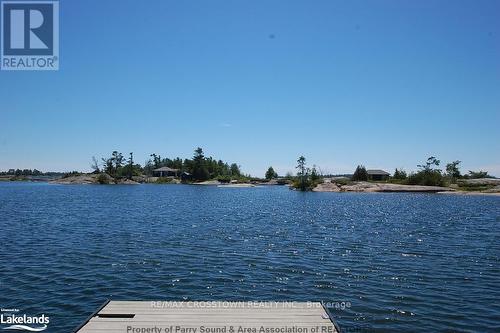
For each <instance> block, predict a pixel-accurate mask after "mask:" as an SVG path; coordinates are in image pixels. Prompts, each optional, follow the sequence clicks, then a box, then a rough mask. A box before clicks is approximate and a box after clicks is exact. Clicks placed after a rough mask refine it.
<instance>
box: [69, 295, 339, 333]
mask: <svg viewBox="0 0 500 333" xmlns="http://www.w3.org/2000/svg"><path fill="white" fill-rule="evenodd" d="M153 327H155V328H157V329H158V330H157V331H154V332H161V333H182V328H197V330H196V331H191V332H193V333H194V332H195V333H203V332H202V328H205V329H206V328H213V329H218V330H220V332H219V333H230V332H231V331H230V328H231V329H233V330H234V331H233V332H234V333H238V329H239V328H242V329H244V330H247V332H249V331H248V330H254V331H255V332H257V333H258V332H259V330H262V329H264V330H265V329H268V328H270V329H271V328H272V329H293V328H296V329H300V330H301V331H298V332H297V331H295V332H294V333H338V331H337V328H336V326H335V324H334V323H333V321H332V320H331V319H330V317H329V316H328V313H327V312H326V311H325V309H324V308H323V306H322V305H321V303H318V302H314V303H313V302H147V301H110V302H109V303H107V304H106V305H105V306H104V307H103V308H102V309H100V310H99V311H98V312H97V313H96V314H95V315H94V316H93V317H92V318H90V319H89V320H88V322H86V323H85V325H83V326H82V327H81V328H80V329H79V330H77V331H76V332H75V333H98V332H102V333H118V332H120V333H139V332H141V331H140V330H141V329H143V330H144V332H147V329H148V328H153ZM318 327H319V331H314V330H315V329H316V330H317V329H318ZM134 329H136V331H134ZM151 332H153V331H151ZM211 332H212V331H211ZM286 332H287V331H284V333H286ZM290 332H291V331H290Z"/></svg>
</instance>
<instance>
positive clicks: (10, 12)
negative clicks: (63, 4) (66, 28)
mask: <svg viewBox="0 0 500 333" xmlns="http://www.w3.org/2000/svg"><path fill="white" fill-rule="evenodd" d="M1 3H2V5H1V8H2V9H1V21H2V24H1V28H2V33H1V37H2V46H1V68H2V70H58V69H59V2H58V1H7V0H2V2H1Z"/></svg>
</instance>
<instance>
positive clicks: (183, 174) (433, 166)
mask: <svg viewBox="0 0 500 333" xmlns="http://www.w3.org/2000/svg"><path fill="white" fill-rule="evenodd" d="M440 163H441V161H440V160H439V159H437V158H436V157H434V156H431V157H429V158H428V159H427V160H426V161H425V162H424V163H422V164H419V165H417V168H418V170H417V171H415V172H410V173H407V172H406V171H405V170H403V169H398V168H396V169H395V170H394V173H393V174H391V173H389V172H387V171H384V170H380V169H366V168H365V167H364V166H363V165H358V166H357V167H356V169H355V171H354V173H353V174H345V175H324V174H321V173H320V172H318V168H317V167H316V166H315V165H313V166H312V167H308V166H307V163H306V158H305V157H304V156H300V157H299V158H298V159H297V165H296V169H297V173H296V175H293V174H291V173H288V174H287V175H285V176H279V175H278V173H277V172H276V171H275V170H274V168H273V167H272V166H270V167H269V168H268V170H267V171H266V173H265V177H264V178H259V177H252V176H251V175H248V174H243V173H242V172H241V167H240V166H239V165H238V164H237V163H228V162H225V161H222V160H220V159H216V158H213V157H211V156H210V157H206V156H205V154H204V152H203V149H202V148H200V147H198V148H196V149H195V150H194V154H193V157H192V158H190V159H189V158H185V159H181V158H179V157H177V158H162V157H161V156H160V155H158V154H156V153H153V154H150V159H148V160H147V161H146V163H145V164H144V165H141V164H138V163H135V162H134V154H133V153H129V157H128V158H125V157H124V156H123V154H122V153H120V152H118V151H113V152H112V153H111V156H109V157H106V158H101V159H100V160H98V159H97V158H95V157H92V162H91V167H92V169H93V171H92V172H91V173H83V172H78V171H72V172H67V173H58V172H47V173H43V172H40V171H38V170H36V169H35V170H27V169H24V170H20V169H17V170H13V169H11V170H9V171H7V172H1V173H0V180H3V181H45V182H49V183H52V184H64V185H72V184H95V185H137V184H142V183H148V184H190V185H205V186H210V185H212V186H218V187H222V188H248V187H256V186H269V185H282V186H283V185H284V186H289V188H290V189H291V190H296V191H303V192H309V191H310V192H422V193H454V194H485V195H488V194H491V195H499V194H500V179H498V178H494V177H492V176H490V175H488V173H487V172H485V171H469V172H468V174H465V175H463V174H462V173H461V172H460V163H461V161H453V162H451V163H448V164H446V166H445V170H444V171H443V170H441V169H440V168H439V165H440Z"/></svg>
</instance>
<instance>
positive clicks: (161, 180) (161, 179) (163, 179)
mask: <svg viewBox="0 0 500 333" xmlns="http://www.w3.org/2000/svg"><path fill="white" fill-rule="evenodd" d="M172 180H173V179H172V178H170V177H158V179H157V180H156V183H157V184H168V183H171V182H172Z"/></svg>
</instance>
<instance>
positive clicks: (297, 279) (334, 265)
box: [0, 182, 500, 333]
mask: <svg viewBox="0 0 500 333" xmlns="http://www.w3.org/2000/svg"><path fill="white" fill-rule="evenodd" d="M0 228H1V230H0V244H1V251H0V307H2V308H12V307H14V308H18V309H20V310H21V311H22V312H24V313H28V314H37V313H38V314H39V313H45V314H46V315H47V316H49V317H50V319H51V322H50V325H49V329H48V330H47V332H50V333H53V332H55V333H68V332H71V331H72V330H73V329H74V328H76V327H77V326H78V325H79V324H80V323H82V322H83V321H84V320H85V319H86V317H87V316H88V315H89V314H90V313H92V312H93V311H94V310H96V309H97V307H98V306H99V305H101V304H102V303H103V302H104V301H105V300H106V299H108V298H109V299H113V300H295V301H325V302H330V303H331V304H330V306H331V312H332V314H333V317H334V319H335V320H336V321H337V322H338V323H339V324H340V326H341V327H342V328H343V329H344V330H345V331H347V332H402V331H406V332H416V331H419V332H437V331H445V330H448V331H457V332H472V331H474V332H494V331H496V332H499V331H500V301H499V300H500V197H487V196H453V195H432V194H402V193H401V194H397V193H387V194H382V193H374V194H370V193H298V192H295V191H290V190H288V189H287V188H285V187H261V188H239V189H238V188H217V187H201V186H183V185H137V186H89V185H82V186H79V185H75V186H64V185H49V184H35V183H5V182H4V183H0ZM342 302H344V303H342Z"/></svg>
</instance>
